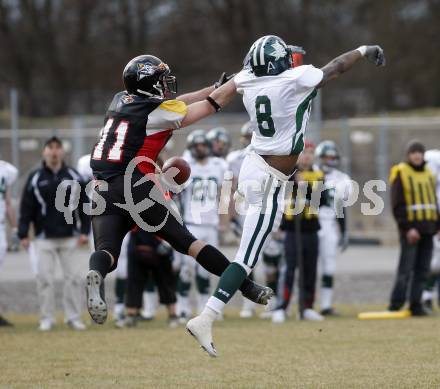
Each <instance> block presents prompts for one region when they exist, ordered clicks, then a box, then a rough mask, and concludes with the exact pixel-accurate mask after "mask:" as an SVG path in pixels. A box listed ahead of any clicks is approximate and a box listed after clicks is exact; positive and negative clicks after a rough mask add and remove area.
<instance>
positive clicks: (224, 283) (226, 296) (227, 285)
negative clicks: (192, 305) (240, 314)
mask: <svg viewBox="0 0 440 389" xmlns="http://www.w3.org/2000/svg"><path fill="white" fill-rule="evenodd" d="M246 277H247V273H246V270H244V269H243V267H241V266H240V265H239V264H238V263H235V262H233V263H231V264H230V265H229V266H228V268H227V269H226V270H225V271H224V272H223V274H222V276H221V277H220V280H219V282H218V286H217V289H216V290H215V292H214V295H213V296H212V297H211V298H210V299H209V300H208V304H207V306H208V307H210V308H211V309H213V310H214V311H216V312H217V313H220V312H221V311H222V310H223V308H224V306H225V305H226V304H227V303H228V302H229V300H230V299H231V298H232V296H233V295H234V294H235V292H236V291H237V290H238V288H239V287H240V285H241V284H242V283H243V280H245V279H246Z"/></svg>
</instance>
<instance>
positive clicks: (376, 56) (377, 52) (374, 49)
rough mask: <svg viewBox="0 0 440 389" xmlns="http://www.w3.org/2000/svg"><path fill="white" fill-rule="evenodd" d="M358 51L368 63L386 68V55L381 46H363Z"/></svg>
mask: <svg viewBox="0 0 440 389" xmlns="http://www.w3.org/2000/svg"><path fill="white" fill-rule="evenodd" d="M358 50H359V52H360V53H361V54H362V55H363V56H364V57H365V58H366V59H367V60H368V61H370V62H371V63H374V64H375V65H376V66H385V55H384V53H383V49H382V48H381V47H380V46H378V45H374V46H361V47H359V48H358Z"/></svg>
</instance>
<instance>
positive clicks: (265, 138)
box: [186, 35, 384, 356]
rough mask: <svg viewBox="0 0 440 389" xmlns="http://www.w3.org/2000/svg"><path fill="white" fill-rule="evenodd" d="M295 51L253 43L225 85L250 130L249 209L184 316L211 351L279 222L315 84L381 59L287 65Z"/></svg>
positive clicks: (354, 54) (245, 176)
mask: <svg viewBox="0 0 440 389" xmlns="http://www.w3.org/2000/svg"><path fill="white" fill-rule="evenodd" d="M292 54H293V53H292V50H291V47H289V46H287V45H286V44H285V42H284V41H283V40H282V39H281V38H279V37H277V36H273V35H268V36H264V37H262V38H260V39H258V40H257V41H256V42H255V43H254V44H253V45H252V47H251V48H250V50H249V52H248V55H247V56H246V59H245V63H244V65H245V67H244V69H243V70H242V71H240V72H239V73H238V74H237V75H236V76H235V77H234V79H233V82H230V81H229V82H228V83H226V84H225V85H224V87H225V88H224V89H223V90H224V91H225V92H226V90H227V91H228V92H230V93H234V92H235V91H236V92H238V93H240V94H242V95H243V103H244V106H245V107H246V110H247V111H248V114H249V118H250V121H251V125H252V128H253V129H254V133H253V135H252V142H251V147H252V151H251V152H250V153H249V154H248V155H247V156H246V158H245V160H244V162H243V165H242V167H241V170H240V176H239V183H238V191H239V192H240V193H242V195H243V196H244V198H245V200H246V202H247V203H248V204H249V208H248V211H247V214H246V219H245V222H244V226H243V234H242V239H241V243H240V248H239V250H238V252H237V254H236V257H235V260H234V262H232V263H231V264H230V265H229V266H228V268H227V269H226V270H225V271H224V272H223V274H222V276H221V277H220V280H219V284H218V287H217V288H216V290H215V293H214V295H213V296H212V297H211V298H210V299H209V300H208V303H207V305H206V308H205V309H204V310H203V312H202V313H201V314H200V315H199V316H197V317H195V318H194V319H192V320H190V321H189V322H188V323H187V326H186V328H187V330H188V331H189V332H190V333H191V334H192V335H193V336H194V337H195V338H196V339H197V341H198V342H199V343H200V344H201V346H202V347H203V348H204V349H205V350H206V351H207V352H208V353H209V355H211V356H216V355H217V352H216V350H215V347H214V345H213V343H212V325H213V322H214V320H215V318H216V316H217V315H218V314H219V313H220V312H222V311H223V308H224V307H225V305H226V304H227V303H228V301H229V300H230V299H231V298H232V296H233V295H234V294H235V292H236V291H237V288H238V286H239V285H240V284H241V282H242V281H243V279H245V278H246V277H247V275H248V274H249V273H250V272H251V271H252V269H253V267H254V266H255V264H256V262H257V260H258V257H259V254H260V251H261V248H262V247H263V244H264V242H265V240H266V238H267V236H268V235H269V233H270V232H271V231H272V230H273V229H275V228H277V227H278V225H279V223H280V221H281V216H282V212H283V209H284V208H283V204H282V202H283V199H284V186H285V183H286V181H287V180H288V179H289V176H290V175H291V174H292V173H293V169H294V166H295V165H296V161H297V159H298V155H299V153H301V151H302V149H303V147H304V132H305V127H306V124H307V121H308V119H309V116H310V109H311V103H312V99H313V98H314V97H315V96H316V94H317V89H318V88H320V87H322V86H323V85H325V84H326V83H327V82H328V81H330V80H332V79H335V78H337V77H338V76H340V75H341V74H342V73H344V72H346V71H347V70H349V69H350V68H351V67H352V66H353V65H354V64H355V63H356V62H358V61H360V60H361V59H363V58H367V59H368V60H369V61H371V62H373V63H374V64H376V65H378V66H379V65H383V64H384V55H383V51H382V49H381V48H380V47H379V46H361V47H359V48H358V49H356V50H352V51H349V52H347V53H345V54H342V55H341V56H339V57H337V58H335V59H334V60H332V61H331V62H330V63H328V64H327V65H326V66H324V67H323V68H322V69H319V68H316V67H314V66H312V65H305V66H295V67H293V68H292V65H293V60H292Z"/></svg>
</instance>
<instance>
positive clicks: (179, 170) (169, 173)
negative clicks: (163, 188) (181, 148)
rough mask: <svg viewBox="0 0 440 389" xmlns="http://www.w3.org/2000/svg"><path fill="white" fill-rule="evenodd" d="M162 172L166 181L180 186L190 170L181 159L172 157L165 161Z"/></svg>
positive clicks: (186, 178)
mask: <svg viewBox="0 0 440 389" xmlns="http://www.w3.org/2000/svg"><path fill="white" fill-rule="evenodd" d="M173 168H174V169H173ZM162 172H163V173H165V176H166V177H167V181H170V180H174V182H175V183H176V184H177V185H182V184H184V183H185V182H186V181H187V180H188V178H189V176H190V175H191V168H190V167H189V165H188V162H186V161H185V160H184V159H183V158H180V157H172V158H170V159H167V160H166V161H165V163H164V164H163V166H162Z"/></svg>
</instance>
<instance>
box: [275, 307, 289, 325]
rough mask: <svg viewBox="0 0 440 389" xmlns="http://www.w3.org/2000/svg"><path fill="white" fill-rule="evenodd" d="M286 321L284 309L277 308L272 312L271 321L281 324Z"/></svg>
mask: <svg viewBox="0 0 440 389" xmlns="http://www.w3.org/2000/svg"><path fill="white" fill-rule="evenodd" d="M285 321H286V312H285V311H284V309H277V310H276V311H273V313H272V323H275V324H281V323H284V322H285Z"/></svg>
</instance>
